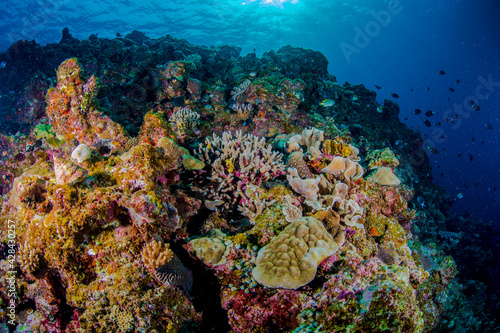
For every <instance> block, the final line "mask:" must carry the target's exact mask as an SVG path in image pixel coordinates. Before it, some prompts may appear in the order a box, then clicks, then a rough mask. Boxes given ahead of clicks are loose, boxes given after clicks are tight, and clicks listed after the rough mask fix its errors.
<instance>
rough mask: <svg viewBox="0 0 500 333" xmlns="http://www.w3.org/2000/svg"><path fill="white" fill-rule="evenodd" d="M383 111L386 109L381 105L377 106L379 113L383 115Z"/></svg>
mask: <svg viewBox="0 0 500 333" xmlns="http://www.w3.org/2000/svg"><path fill="white" fill-rule="evenodd" d="M382 111H384V108H382V106H381V105H379V106H377V112H378V113H382Z"/></svg>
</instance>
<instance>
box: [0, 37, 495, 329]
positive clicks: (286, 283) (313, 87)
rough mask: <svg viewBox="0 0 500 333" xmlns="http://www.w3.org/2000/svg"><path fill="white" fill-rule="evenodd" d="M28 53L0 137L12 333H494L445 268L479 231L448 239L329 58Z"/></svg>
mask: <svg viewBox="0 0 500 333" xmlns="http://www.w3.org/2000/svg"><path fill="white" fill-rule="evenodd" d="M33 43H34V42H26V41H25V42H22V41H20V42H17V43H16V44H15V50H14V49H9V50H8V51H7V52H6V53H1V54H0V60H4V59H7V63H9V64H10V63H11V62H10V60H9V59H11V58H12V57H14V56H15V57H17V58H16V59H30V57H31V56H27V54H31V53H30V52H33V51H32V50H33V48H34V46H35V45H34V44H33ZM36 48H37V50H38V51H37V52H40V55H39V57H40V59H45V60H46V63H47V64H49V66H47V69H40V71H38V72H37V74H36V75H34V76H32V77H30V78H29V79H28V78H26V80H25V81H22V80H19V81H15V83H16V85H17V87H21V88H22V89H21V90H22V91H21V92H19V93H18V92H14V97H16V98H19V99H20V100H21V101H22V103H19V104H17V105H18V106H17V108H14V110H16V116H15V117H14V118H13V119H14V120H13V122H11V125H12V126H14V127H13V128H22V130H20V132H19V133H17V134H12V135H3V134H2V135H1V136H0V149H1V151H2V155H1V156H2V160H1V164H0V173H1V177H0V194H1V195H2V196H1V201H0V203H1V205H2V211H1V217H0V225H1V227H2V228H1V234H0V249H1V250H2V251H0V252H1V253H3V255H0V270H1V272H2V273H1V274H0V276H1V277H0V285H1V286H2V288H0V304H4V305H5V304H8V302H9V300H10V299H11V298H10V296H9V295H8V293H7V286H9V280H7V277H12V276H13V275H12V274H13V273H11V272H15V273H14V277H15V281H16V299H15V305H16V309H17V310H16V311H17V313H16V317H15V318H14V319H13V321H7V319H2V323H3V324H4V327H2V329H4V328H5V329H7V326H10V328H11V330H12V331H13V330H16V332H209V331H214V332H227V331H232V332H309V331H311V332H382V331H389V332H431V331H433V330H438V331H443V332H444V331H456V332H461V331H464V332H465V331H480V330H484V331H486V330H487V328H488V326H487V323H486V322H484V321H481V320H479V319H478V318H479V317H478V316H479V315H480V312H481V311H483V312H484V311H488V310H487V309H485V308H481V309H479V308H478V307H474V306H472V305H473V304H471V303H470V302H469V301H468V299H467V297H466V295H465V294H464V293H463V292H462V289H461V287H460V285H461V283H465V282H463V281H462V282H460V281H459V280H457V277H456V275H457V273H458V272H459V271H460V272H462V273H463V272H464V271H465V270H464V269H462V268H461V266H460V265H459V266H457V264H456V262H455V260H454V259H453V257H451V256H450V255H449V253H450V252H451V253H457V255H460V254H461V253H463V252H464V251H465V250H464V249H463V247H462V246H461V244H462V243H461V242H463V241H470V239H471V238H473V237H472V236H471V235H472V234H474V233H480V232H483V229H480V228H478V229H471V227H470V226H468V225H467V223H466V220H460V218H457V217H453V223H451V224H450V223H448V222H449V221H448V219H450V218H451V217H450V216H453V215H451V213H449V212H448V211H447V207H449V204H447V201H446V196H444V195H442V193H443V192H442V190H441V189H439V188H438V187H436V186H435V185H433V184H432V183H431V182H430V180H429V179H428V178H426V177H427V176H426V175H428V173H429V165H428V162H427V160H425V159H424V160H423V161H421V163H412V161H413V159H412V156H414V152H415V151H416V150H418V149H420V148H419V146H415V145H414V143H415V142H418V138H419V137H418V134H417V133H415V132H413V131H411V130H409V129H407V128H406V127H405V126H404V125H402V124H401V123H400V122H399V120H398V116H397V111H398V107H397V105H396V104H395V103H393V102H391V101H385V102H384V106H383V110H384V112H382V113H381V112H378V109H379V108H381V107H382V106H381V105H380V104H379V103H378V102H377V101H376V99H375V96H376V94H375V93H374V92H372V91H370V90H368V89H366V88H365V87H364V86H362V85H355V86H353V85H350V84H348V83H346V84H344V85H339V84H338V83H337V82H336V79H335V77H334V76H333V75H330V74H328V72H327V64H328V62H327V60H326V58H325V57H324V56H323V55H322V54H321V53H320V52H317V51H313V50H306V49H301V48H295V47H291V46H287V47H283V48H281V49H280V50H277V51H269V52H266V53H264V55H263V56H262V57H261V58H258V57H257V56H256V55H255V54H248V55H245V56H240V55H239V52H240V49H239V48H236V47H232V46H219V47H215V48H205V47H200V46H196V45H191V44H189V43H187V42H186V41H185V40H176V39H174V38H172V37H170V36H166V37H163V38H161V39H150V38H148V37H147V36H145V35H144V34H142V33H140V32H138V31H135V32H133V33H131V34H129V35H127V36H125V37H123V38H116V39H113V40H109V39H104V38H94V39H93V40H92V41H81V42H79V41H77V40H76V42H75V43H74V44H72V46H68V45H64V47H62V46H61V45H59V44H49V45H47V46H44V47H41V46H36ZM23 55H26V57H25V58H23ZM76 55H78V57H79V59H78V60H77V59H76V58H75V56H76ZM112 59H114V60H112ZM19 64H20V65H19V66H21V64H22V66H21V67H19V68H20V69H21V68H22V69H23V70H24V69H25V68H26V69H30V66H31V64H30V63H29V62H26V61H25V62H22V61H21V60H19ZM11 67H13V66H10V65H9V66H7V67H6V68H4V69H2V71H1V72H0V87H2V88H5V87H6V85H7V83H6V82H11V83H12V82H13V80H15V79H14V76H8V75H10V74H9V73H11V72H10V70H11V69H10V68H11ZM53 68H58V70H57V72H56V73H54V72H53ZM35 72H36V71H31V70H29V71H27V73H35ZM42 72H43V73H42ZM36 82H38V84H37V85H36V84H35V83H36ZM51 82H54V83H52V84H51ZM35 85H36V86H37V88H36V89H35ZM9 90H10V88H9V89H8V90H5V91H9ZM7 95H8V94H7ZM7 95H5V96H6V97H5V98H6V99H5V105H7V106H9V105H10V104H9V103H14V101H13V100H12V101H11V100H10V99H9V98H10V97H9V96H10V95H9V96H7ZM41 95H45V104H44V103H43V98H41ZM29 96H33V100H32V103H28V102H27V98H28V97H29ZM353 96H357V98H356V99H354V98H353ZM327 99H329V100H333V101H335V103H332V104H333V105H332V106H329V107H322V106H321V104H320V103H321V101H323V100H327ZM2 101H3V102H2V103H4V100H2ZM12 105H14V104H12ZM3 107H4V106H3V105H1V106H0V108H3ZM9 107H11V106H9ZM22 108H24V112H25V115H26V116H20V115H21V114H22V113H23V110H22ZM15 124H22V126H20V125H19V126H20V127H15ZM388 128H390V130H387V129H388ZM379 129H380V130H379ZM16 131H17V130H16ZM402 138H404V140H406V141H407V143H408V144H406V143H405V144H400V142H402V141H401V140H403V139H402ZM418 179H420V181H417V180H418ZM416 197H419V198H420V199H418V200H417V199H416ZM422 200H424V201H425V203H426V204H425V205H424V204H423V202H424V201H422ZM14 224H15V237H14V236H12V235H11V233H9V232H8V230H10V229H9V228H12V227H10V226H12V225H14ZM447 225H453V226H455V225H460V226H462V227H463V228H469V229H467V230H469V231H470V232H469V233H468V234H464V233H462V232H461V231H460V232H459V231H456V230H455V231H453V232H451V231H446V230H445V227H446V226H447ZM464 230H465V229H464ZM484 230H488V229H487V228H485V229H484ZM12 237H14V238H12ZM474 239H475V238H474ZM458 249H460V250H458ZM12 251H15V253H16V256H15V257H14V258H13V257H10V256H6V255H5V253H11V252H12ZM468 255H471V254H470V253H467V256H468ZM475 258H476V260H477V261H478V262H481V263H483V264H486V263H488V260H487V259H485V258H482V260H480V257H478V256H476V257H475ZM462 262H463V261H462ZM476 296H477V295H476ZM477 297H479V296H477ZM1 318H8V317H7V316H6V313H5V312H2V317H1Z"/></svg>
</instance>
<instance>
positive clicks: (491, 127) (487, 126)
mask: <svg viewBox="0 0 500 333" xmlns="http://www.w3.org/2000/svg"><path fill="white" fill-rule="evenodd" d="M484 127H486V128H487V129H489V130H492V129H493V126H491V124H490V123H486V124H484Z"/></svg>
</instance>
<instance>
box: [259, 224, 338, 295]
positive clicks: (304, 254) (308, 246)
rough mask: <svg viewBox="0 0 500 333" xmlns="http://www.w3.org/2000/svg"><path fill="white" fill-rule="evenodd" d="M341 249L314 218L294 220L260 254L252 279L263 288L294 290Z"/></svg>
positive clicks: (306, 282) (308, 279) (312, 276)
mask: <svg viewBox="0 0 500 333" xmlns="http://www.w3.org/2000/svg"><path fill="white" fill-rule="evenodd" d="M340 246H342V244H338V243H336V242H335V241H334V239H333V237H332V235H330V234H329V233H328V231H327V230H326V229H325V227H324V226H323V225H322V224H321V222H319V221H318V220H316V219H315V218H313V217H302V218H299V219H296V220H294V221H293V222H292V223H291V224H290V225H288V226H287V227H286V228H285V229H283V231H281V232H280V234H279V235H278V236H276V238H273V239H272V240H271V242H270V243H269V244H267V245H266V246H264V247H263V248H262V249H261V250H260V251H259V254H258V255H257V260H256V264H257V266H256V267H255V268H254V269H253V271H252V276H253V278H254V279H255V280H256V281H257V282H259V283H260V284H262V285H264V286H266V287H271V288H285V289H297V288H299V287H301V286H304V285H306V284H308V283H309V282H311V281H312V280H313V279H314V277H315V275H316V269H317V267H318V265H319V263H321V262H322V261H323V260H324V259H326V258H328V257H329V256H332V255H333V254H334V253H335V252H337V250H338V249H339V248H340Z"/></svg>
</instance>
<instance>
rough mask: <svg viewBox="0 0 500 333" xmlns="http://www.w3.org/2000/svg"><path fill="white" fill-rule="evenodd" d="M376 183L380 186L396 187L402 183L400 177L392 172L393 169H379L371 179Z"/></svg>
mask: <svg viewBox="0 0 500 333" xmlns="http://www.w3.org/2000/svg"><path fill="white" fill-rule="evenodd" d="M369 178H370V179H371V180H372V181H374V182H375V183H378V184H380V185H394V186H397V185H399V184H401V181H400V180H399V178H398V177H396V175H395V174H394V173H393V172H392V170H391V168H387V167H381V168H378V169H377V170H376V171H375V172H374V173H373V174H371V175H370V177H369Z"/></svg>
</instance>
